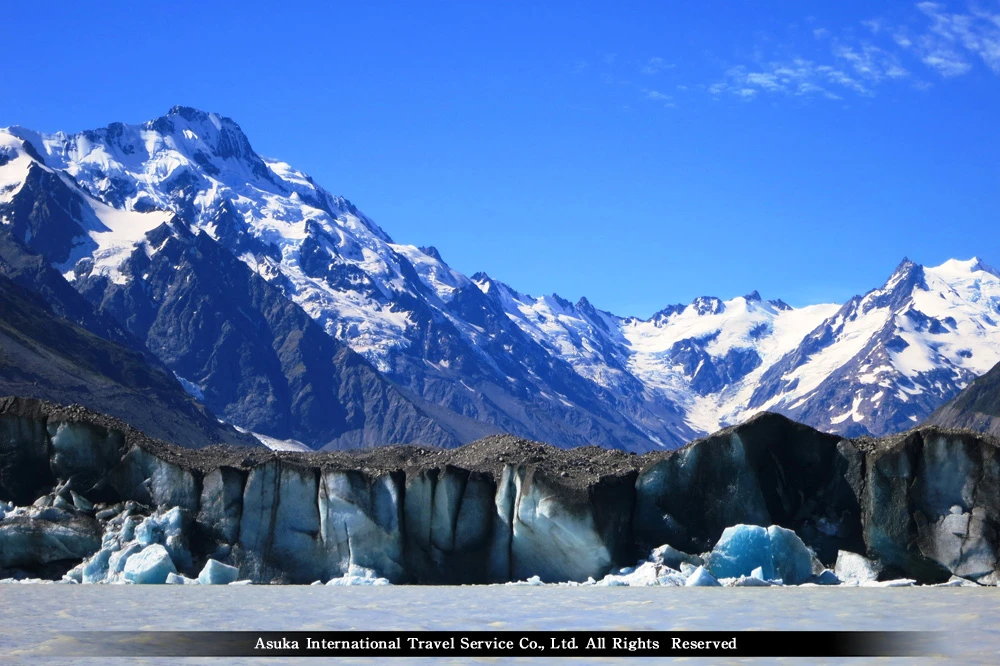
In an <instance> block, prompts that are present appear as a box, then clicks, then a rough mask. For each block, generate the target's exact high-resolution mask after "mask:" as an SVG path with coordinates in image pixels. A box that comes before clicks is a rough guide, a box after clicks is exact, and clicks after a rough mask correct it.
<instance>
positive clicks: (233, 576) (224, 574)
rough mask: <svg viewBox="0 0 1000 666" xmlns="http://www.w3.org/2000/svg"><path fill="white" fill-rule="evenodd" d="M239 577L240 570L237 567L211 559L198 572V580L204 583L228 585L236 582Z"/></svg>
mask: <svg viewBox="0 0 1000 666" xmlns="http://www.w3.org/2000/svg"><path fill="white" fill-rule="evenodd" d="M239 577H240V570H239V569H237V568H236V567H231V566H229V565H228V564H223V563H222V562H219V561H218V560H211V559H210V560H209V561H208V562H206V563H205V567H204V568H203V569H202V570H201V573H200V574H198V582H199V583H201V584H202V585H228V584H229V583H234V582H236V581H237V580H238V579H239Z"/></svg>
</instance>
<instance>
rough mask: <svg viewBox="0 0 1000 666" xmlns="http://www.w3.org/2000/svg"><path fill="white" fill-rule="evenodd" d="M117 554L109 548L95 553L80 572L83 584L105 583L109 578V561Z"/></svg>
mask: <svg viewBox="0 0 1000 666" xmlns="http://www.w3.org/2000/svg"><path fill="white" fill-rule="evenodd" d="M115 552H116V551H114V550H112V549H109V548H102V549H101V550H99V551H97V552H96V553H94V554H93V555H92V556H91V557H90V559H88V560H87V561H86V562H84V564H83V569H82V570H81V572H80V574H81V582H84V583H103V582H104V581H105V580H106V579H107V577H108V561H109V560H110V559H111V556H112V555H113V554H114V553H115Z"/></svg>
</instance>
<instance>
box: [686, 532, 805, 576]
mask: <svg viewBox="0 0 1000 666" xmlns="http://www.w3.org/2000/svg"><path fill="white" fill-rule="evenodd" d="M705 566H706V568H707V569H708V570H709V571H710V572H711V573H712V574H713V575H714V576H716V577H719V578H739V577H741V576H748V575H752V576H753V577H754V578H758V579H760V580H772V581H773V580H777V579H781V580H783V581H784V582H785V583H787V584H789V585H799V584H801V583H804V582H806V581H807V580H808V579H809V578H810V577H811V576H812V568H813V555H812V553H811V552H810V550H809V549H808V548H807V547H806V545H805V544H804V543H802V540H801V539H799V537H798V536H797V535H796V534H795V532H793V531H792V530H787V529H785V528H783V527H779V526H777V525H771V526H770V527H768V528H767V529H765V528H763V527H760V526H759V525H734V526H732V527H727V528H726V529H725V531H723V532H722V536H721V537H720V538H719V542H718V543H717V544H716V545H715V548H713V549H712V552H711V553H710V554H709V555H708V557H707V562H706V565H705ZM757 569H760V571H759V572H757V573H754V572H755V570H757Z"/></svg>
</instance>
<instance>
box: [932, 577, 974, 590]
mask: <svg viewBox="0 0 1000 666" xmlns="http://www.w3.org/2000/svg"><path fill="white" fill-rule="evenodd" d="M932 587H980V585H979V583H976V582H973V581H971V580H969V579H968V578H961V577H959V576H952V577H951V578H949V579H948V581H947V582H945V583H938V584H937V585H932Z"/></svg>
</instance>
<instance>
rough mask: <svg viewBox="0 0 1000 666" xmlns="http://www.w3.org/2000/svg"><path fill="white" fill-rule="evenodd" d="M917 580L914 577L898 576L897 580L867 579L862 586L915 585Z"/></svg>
mask: <svg viewBox="0 0 1000 666" xmlns="http://www.w3.org/2000/svg"><path fill="white" fill-rule="evenodd" d="M916 584H917V581H915V580H913V579H912V578H897V579H895V580H881V581H879V580H867V581H865V582H863V583H861V587H913V586H914V585H916Z"/></svg>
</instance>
